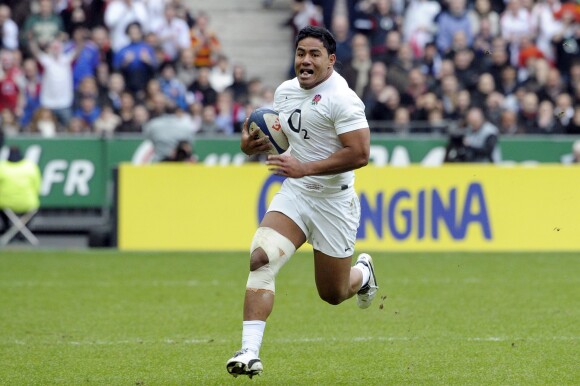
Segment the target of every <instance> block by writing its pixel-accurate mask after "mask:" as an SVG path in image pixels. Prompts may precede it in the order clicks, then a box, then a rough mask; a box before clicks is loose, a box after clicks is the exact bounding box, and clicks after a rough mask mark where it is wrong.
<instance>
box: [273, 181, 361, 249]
mask: <svg viewBox="0 0 580 386" xmlns="http://www.w3.org/2000/svg"><path fill="white" fill-rule="evenodd" d="M268 212H280V213H283V214H285V215H286V216H288V217H289V218H290V219H291V220H292V221H294V222H295V223H296V225H298V226H299V227H300V229H302V232H304V234H305V235H306V239H307V241H308V243H309V244H311V245H312V247H313V248H314V249H315V250H318V251H320V252H322V253H324V254H326V255H329V256H332V257H339V258H344V257H350V256H352V255H353V253H354V244H355V241H356V232H357V229H358V225H359V220H360V202H359V199H358V196H357V195H356V192H355V191H354V189H353V188H352V187H350V188H348V189H346V190H344V191H341V192H338V193H334V194H332V195H321V194H320V193H318V194H308V193H306V192H303V191H301V190H298V189H296V188H292V187H289V186H288V184H283V185H282V188H281V189H280V191H279V192H278V193H276V194H275V195H274V198H273V199H272V202H271V203H270V206H269V207H268Z"/></svg>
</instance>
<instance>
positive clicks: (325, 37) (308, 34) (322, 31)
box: [294, 25, 336, 55]
mask: <svg viewBox="0 0 580 386" xmlns="http://www.w3.org/2000/svg"><path fill="white" fill-rule="evenodd" d="M306 38H315V39H318V40H320V41H321V42H322V45H323V46H324V48H326V51H328V55H332V54H336V40H335V39H334V36H332V34H331V33H330V31H329V30H327V29H326V28H323V27H315V26H311V25H309V26H307V27H304V28H302V29H301V30H300V32H298V35H296V40H295V41H294V49H296V48H297V47H298V43H299V42H300V41H301V40H303V39H306Z"/></svg>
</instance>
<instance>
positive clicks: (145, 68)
mask: <svg viewBox="0 0 580 386" xmlns="http://www.w3.org/2000/svg"><path fill="white" fill-rule="evenodd" d="M306 25H320V26H325V27H327V28H328V29H330V30H331V31H332V32H333V34H334V35H335V37H336V40H337V52H336V55H337V65H336V67H335V69H336V70H337V71H338V72H339V73H340V74H341V75H342V76H344V77H345V79H346V80H347V82H348V84H349V86H350V87H351V88H352V89H353V90H354V91H355V92H356V93H357V94H358V95H359V96H360V97H361V99H362V100H363V101H364V103H365V106H366V114H367V119H368V121H369V124H370V128H371V132H372V148H371V162H372V164H373V165H375V166H377V167H385V166H396V167H405V166H414V165H418V166H424V167H434V166H441V165H444V164H451V163H462V164H472V163H485V164H498V165H503V166H505V165H520V164H523V165H528V166H529V165H542V164H559V165H562V166H563V165H570V164H573V163H577V162H579V160H580V142H578V139H579V138H580V5H579V4H578V3H577V2H573V1H558V0H537V1H534V0H509V1H504V0H441V1H436V0H359V1H356V0H337V1H324V0H319V1H314V0H313V1H309V0H304V1H296V0H294V1H292V0H249V1H235V0H214V1H210V2H208V1H193V0H189V1H186V0H108V1H102V0H101V1H98V0H18V1H16V0H12V1H10V0H2V1H0V42H1V49H0V67H1V68H0V148H1V150H0V160H3V162H5V163H10V162H12V163H14V162H20V160H16V161H15V160H10V159H9V158H10V157H9V155H10V148H11V147H15V148H17V149H18V150H19V152H20V153H21V155H22V158H23V159H26V160H29V161H32V162H33V163H34V164H36V165H38V168H39V173H40V175H41V179H40V183H39V184H38V187H37V188H35V189H37V192H38V196H39V199H40V200H39V203H38V207H37V208H35V210H36V212H35V214H34V216H33V218H32V220H30V222H29V223H28V224H27V226H28V228H30V229H31V230H32V232H33V233H34V234H35V235H36V236H37V237H38V238H39V240H40V242H39V245H41V246H48V247H51V246H71V247H88V246H91V247H106V246H113V245H116V233H115V232H116V229H117V228H116V226H117V224H116V221H117V209H118V208H117V205H118V201H117V200H116V192H117V188H116V185H115V178H116V172H115V171H116V170H117V168H118V166H119V165H120V164H123V163H130V164H133V165H144V164H151V163H166V162H173V163H175V162H179V163H191V164H197V166H199V165H204V166H207V167H215V166H221V167H229V166H232V165H233V166H239V165H241V164H245V163H259V162H260V161H259V160H254V159H249V158H248V157H246V156H245V155H243V154H241V153H240V151H239V133H240V129H241V125H242V123H243V121H244V119H245V117H246V116H247V115H248V114H249V113H250V112H251V111H252V110H254V109H255V108H257V107H263V106H270V105H271V104H272V101H273V96H274V91H275V89H276V87H277V86H278V85H279V84H280V83H281V82H283V81H284V80H286V79H289V78H291V77H293V76H294V74H293V69H292V62H293V48H294V43H293V39H294V35H295V34H296V32H297V31H298V30H299V29H301V28H303V27H304V26H306ZM8 166H10V165H9V164H8ZM0 170H2V169H1V168H0ZM216 170H217V169H216ZM180 178H181V177H180ZM208 178H210V177H208ZM451 178H452V177H451ZM4 180H5V179H3V177H2V176H1V175H0V185H1V184H2V183H3V181H4ZM210 181H211V180H210V179H208V180H207V181H203V182H204V183H210ZM0 189H1V188H0ZM145 189H146V188H145ZM0 192H2V190H0ZM137 194H139V193H137ZM142 194H146V191H144V192H143V193H142ZM5 197H6V196H5ZM0 206H2V197H0ZM4 223H5V225H4V228H3V229H4V231H6V230H7V229H8V228H9V226H10V222H9V221H8V220H6V221H4ZM0 225H1V223H0ZM7 245H10V246H15V247H18V246H28V245H30V242H29V240H28V239H27V238H26V237H24V236H22V234H17V235H15V236H14V237H13V238H11V240H10V241H9V242H8V243H7Z"/></svg>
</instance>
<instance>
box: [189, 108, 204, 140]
mask: <svg viewBox="0 0 580 386" xmlns="http://www.w3.org/2000/svg"><path fill="white" fill-rule="evenodd" d="M189 114H190V115H189V118H190V120H191V127H192V128H193V132H194V133H197V132H199V130H200V129H201V122H202V114H203V105H202V104H201V103H198V102H193V103H192V104H190V105H189Z"/></svg>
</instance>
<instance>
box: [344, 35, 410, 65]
mask: <svg viewBox="0 0 580 386" xmlns="http://www.w3.org/2000/svg"><path fill="white" fill-rule="evenodd" d="M363 36H365V35H363ZM353 44H354V43H353ZM402 45H403V40H402V38H401V33H400V32H399V31H397V30H392V31H389V33H387V37H386V38H385V45H384V47H380V48H378V47H375V50H374V52H373V54H372V55H371V57H372V60H373V61H375V62H376V61H381V62H383V63H385V64H386V65H387V66H391V65H392V64H393V63H394V62H395V60H396V58H397V55H398V54H399V50H400V49H401V46H402ZM353 51H354V47H353Z"/></svg>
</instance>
